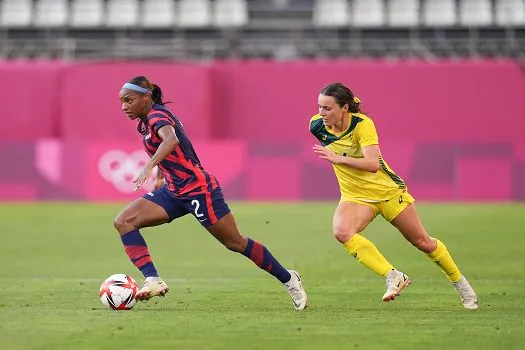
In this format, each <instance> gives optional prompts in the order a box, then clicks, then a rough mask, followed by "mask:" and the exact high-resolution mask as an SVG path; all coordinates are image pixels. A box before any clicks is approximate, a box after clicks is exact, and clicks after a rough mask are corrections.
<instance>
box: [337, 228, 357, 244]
mask: <svg viewBox="0 0 525 350" xmlns="http://www.w3.org/2000/svg"><path fill="white" fill-rule="evenodd" d="M353 235H355V230H350V229H348V228H345V227H337V226H336V227H334V237H335V239H337V240H338V241H339V242H341V243H346V242H348V241H349V240H350V238H352V236H353Z"/></svg>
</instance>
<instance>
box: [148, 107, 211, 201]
mask: <svg viewBox="0 0 525 350" xmlns="http://www.w3.org/2000/svg"><path fill="white" fill-rule="evenodd" d="M141 124H142V126H140V125H139V131H140V132H141V133H142V142H143V144H144V148H145V150H146V153H148V155H149V156H150V157H152V156H153V155H154V154H155V152H157V149H158V148H159V146H160V143H161V142H162V139H161V138H160V136H159V135H158V134H157V132H158V130H159V129H160V128H161V127H163V126H165V125H171V126H173V128H174V129H175V133H176V135H177V138H178V139H179V144H178V145H177V146H176V147H175V148H174V149H173V151H172V152H171V154H170V155H168V156H167V157H166V158H164V159H163V160H162V161H161V162H160V163H159V164H158V167H159V169H160V170H161V171H162V173H163V174H164V177H165V179H166V182H167V186H168V189H169V190H170V191H171V192H173V194H175V195H176V196H177V197H181V198H184V197H189V196H194V195H197V194H200V193H206V192H212V191H213V190H215V189H216V188H218V187H219V184H218V182H217V179H216V178H215V177H214V176H213V175H211V174H209V173H207V172H206V171H205V170H204V168H203V167H202V165H201V163H200V161H199V158H198V157H197V153H196V152H195V150H194V149H193V145H192V144H191V142H190V139H189V138H188V136H187V135H186V133H185V132H184V128H183V127H182V124H181V122H180V121H179V119H178V118H177V117H176V116H174V115H173V114H172V113H171V112H170V111H169V110H168V109H167V108H166V107H164V106H162V105H158V104H154V105H153V107H152V108H151V111H150V112H149V113H148V116H147V119H146V121H143V122H142V123H141Z"/></svg>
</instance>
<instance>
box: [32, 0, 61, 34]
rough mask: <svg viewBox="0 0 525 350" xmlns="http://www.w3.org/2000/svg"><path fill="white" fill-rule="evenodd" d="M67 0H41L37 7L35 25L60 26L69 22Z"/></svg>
mask: <svg viewBox="0 0 525 350" xmlns="http://www.w3.org/2000/svg"><path fill="white" fill-rule="evenodd" d="M68 4H69V3H68V1H67V0H39V1H37V2H36V8H35V25H36V26H39V27H60V26H64V25H66V24H67V18H68Z"/></svg>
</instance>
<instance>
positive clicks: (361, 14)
mask: <svg viewBox="0 0 525 350" xmlns="http://www.w3.org/2000/svg"><path fill="white" fill-rule="evenodd" d="M384 24H385V4H384V1H383V0H354V2H353V8H352V25H354V26H355V27H380V26H383V25H384Z"/></svg>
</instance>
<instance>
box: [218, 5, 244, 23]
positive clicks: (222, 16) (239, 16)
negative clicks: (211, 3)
mask: <svg viewBox="0 0 525 350" xmlns="http://www.w3.org/2000/svg"><path fill="white" fill-rule="evenodd" d="M247 23H248V5H247V4H246V0H215V7H214V24H215V25H216V26H217V27H240V26H244V25H246V24H247Z"/></svg>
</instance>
